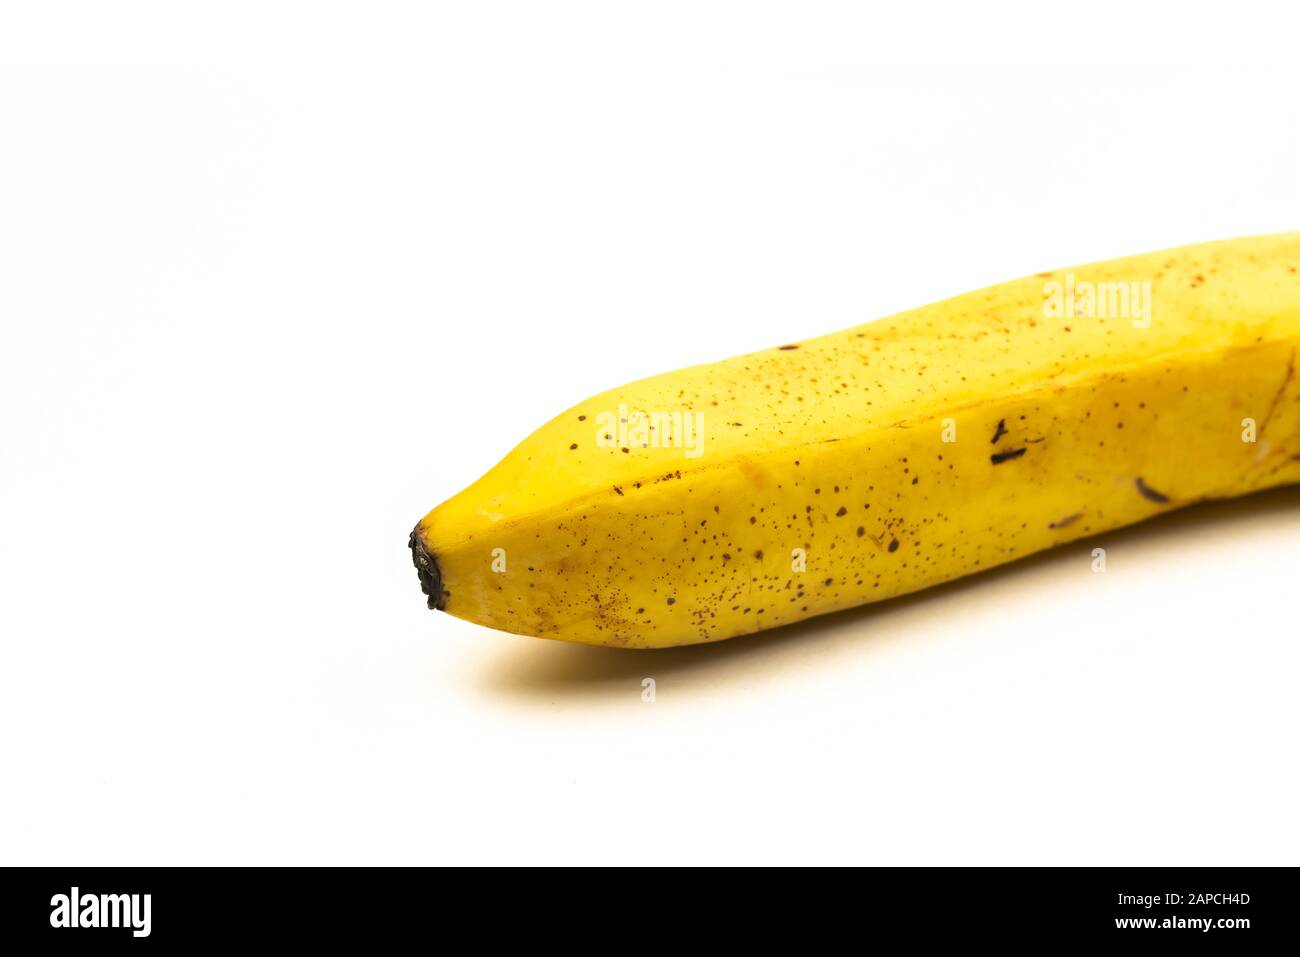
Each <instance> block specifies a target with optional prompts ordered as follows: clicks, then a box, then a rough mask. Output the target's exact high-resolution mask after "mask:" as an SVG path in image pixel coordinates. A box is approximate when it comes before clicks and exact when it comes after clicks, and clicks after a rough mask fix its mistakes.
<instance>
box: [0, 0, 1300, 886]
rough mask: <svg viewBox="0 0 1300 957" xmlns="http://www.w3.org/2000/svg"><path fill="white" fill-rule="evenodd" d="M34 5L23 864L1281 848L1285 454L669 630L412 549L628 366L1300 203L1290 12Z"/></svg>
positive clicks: (10, 66)
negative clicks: (454, 503) (923, 576)
mask: <svg viewBox="0 0 1300 957" xmlns="http://www.w3.org/2000/svg"><path fill="white" fill-rule="evenodd" d="M900 6H901V5H900ZM1280 6H1281V5H1279V7H1280ZM2 9H3V12H2V13H0V63H3V67H0V327H2V339H0V594H2V601H0V642H2V644H0V773H2V774H3V780H2V782H0V785H2V786H0V862H3V863H7V864H14V863H18V864H60V865H65V864H143V863H150V864H172V863H186V864H198V863H397V862H406V863H421V862H425V863H433V862H623V863H654V862H727V861H731V862H760V861H770V862H777V861H785V862H832V861H836V862H861V863H906V864H931V863H1050V864H1065V863H1073V864H1102V863H1104V864H1139V863H1141V864H1193V863H1195V864H1229V863H1231V864H1266V863H1267V864H1284V863H1286V864H1295V863H1298V862H1300V860H1298V859H1300V823H1298V819H1297V816H1296V813H1295V809H1296V807H1297V806H1298V805H1300V771H1298V770H1297V761H1296V742H1297V730H1300V705H1298V704H1297V696H1296V693H1295V688H1296V675H1297V671H1298V669H1300V642H1297V637H1298V635H1300V628H1298V627H1297V621H1298V620H1300V619H1298V618H1297V613H1296V611H1297V609H1296V601H1295V589H1296V584H1297V571H1298V570H1300V556H1298V553H1297V546H1296V543H1297V534H1298V533H1300V508H1298V507H1297V506H1300V491H1298V490H1297V489H1294V488H1293V489H1290V490H1284V491H1279V492H1274V493H1271V494H1266V495H1262V496H1258V497H1256V498H1253V499H1250V500H1246V501H1241V502H1236V503H1228V504H1219V505H1213V506H1208V507H1201V508H1197V509H1194V510H1192V511H1189V512H1187V513H1184V514H1179V515H1176V516H1172V517H1169V518H1167V519H1164V520H1161V521H1159V522H1157V523H1154V524H1150V525H1148V526H1145V527H1141V528H1137V529H1132V530H1128V531H1124V532H1121V533H1118V534H1113V535H1106V536H1102V537H1100V538H1099V539H1098V540H1097V541H1096V542H1085V543H1080V544H1079V545H1078V546H1075V547H1071V548H1067V549H1065V550H1063V551H1061V552H1059V553H1054V554H1050V555H1047V556H1045V557H1040V558H1036V559H1031V560H1028V561H1025V562H1021V563H1019V564H1017V565H1015V566H1013V567H1011V568H1007V569H1003V570H1000V571H996V572H992V573H989V574H985V575H982V576H979V577H977V578H974V579H968V580H966V581H963V582H961V583H958V584H956V585H952V586H948V587H945V588H941V589H938V590H936V591H933V592H929V593H925V594H922V595H920V596H917V597H913V598H908V599H905V600H901V601H895V602H891V603H887V604H884V605H881V606H876V607H870V608H867V609H861V610H857V611H852V612H847V613H843V614H840V615H837V616H832V617H830V618H828V619H824V620H819V621H815V622H811V623H805V624H803V625H800V626H796V627H793V628H790V629H787V630H784V631H779V632H776V633H770V634H768V635H765V636H760V637H755V638H749V639H738V640H736V641H733V642H729V643H724V644H722V645H718V646H708V647H698V648H688V649H684V650H679V651H671V652H664V653H628V652H618V651H612V650H605V649H591V648H582V647H572V646H565V645H560V644H554V643H548V642H540V641H536V640H533V639H527V638H515V637H510V636H506V635H502V634H498V633H495V632H491V631H487V630H484V629H480V628H477V627H475V626H472V625H469V624H466V623H463V622H460V621H458V620H455V619H452V618H449V617H447V616H445V615H436V614H433V613H431V612H428V611H427V610H425V608H424V606H423V601H422V597H421V595H420V592H419V587H418V584H417V582H416V578H415V573H414V571H413V569H412V568H411V567H410V559H409V556H408V552H407V548H406V537H407V533H408V531H409V530H410V528H411V526H412V525H413V524H414V523H415V522H416V521H417V520H418V519H419V518H420V517H421V516H422V515H424V513H425V512H426V511H427V510H429V509H430V508H431V507H433V506H434V505H436V504H437V503H439V502H440V501H442V500H443V499H445V498H448V497H450V496H451V495H452V494H454V493H455V492H457V491H458V490H459V489H460V488H461V487H463V486H464V485H465V484H467V483H469V482H470V481H472V480H473V479H474V478H476V477H477V476H478V475H479V474H481V473H482V472H483V471H485V470H486V469H487V468H489V467H490V466H491V465H492V464H494V463H495V462H496V461H497V459H498V458H499V457H500V456H501V455H502V454H504V453H505V452H506V451H507V450H508V449H509V448H510V447H511V446H512V445H513V444H514V443H515V442H517V441H518V440H519V439H521V438H523V437H524V436H525V435H526V434H527V433H528V432H529V431H530V430H531V429H533V428H534V427H536V426H537V425H538V424H540V423H541V422H543V421H545V420H546V419H547V418H549V417H550V416H551V415H552V414H554V413H556V412H558V411H559V410H561V409H563V408H566V407H567V406H569V405H570V404H571V403H573V402H575V401H577V400H579V399H581V398H582V397H584V396H586V395H588V394H591V393H594V392H597V391H599V390H602V389H605V388H608V387H611V386H614V385H618V384H620V383H622V382H624V381H627V380H631V379H634V378H638V377H641V376H644V375H649V374H652V373H655V372H661V371H665V370H668V369H672V368H675V367H678V366H682V365H687V364H692V363H697V362H704V361H710V360H714V359H719V358H723V357H726V356H729V355H732V354H736V353H739V352H744V351H750V350H754V349H759V348H764V347H768V346H771V345H773V344H776V343H781V342H785V341H788V340H790V339H794V338H804V337H808V336H812V335H816V334H819V333H824V332H829V331H833V330H835V329H837V328H840V327H843V326H848V325H852V324H855V323H858V322H862V321H865V320H867V319H871V318H874V317H878V316H882V315H886V314H889V313H891V312H895V311H898V310H901V309H904V308H908V307H911V306H916V305H921V304H923V303H926V302H929V301H932V300H935V299H939V298H942V297H945V296H948V295H951V294H955V293H959V292H962V291H965V290H967V289H971V288H975V287H979V286H983V285H987V284H989V283H993V282H997V281H1000V280H1004V279H1010V278H1014V277H1017V276H1020V275H1024V274H1027V273H1031V272H1035V271H1038V270H1040V269H1047V268H1052V267H1062V266H1069V265H1073V264H1077V263H1080V262H1085V261H1089V260H1094V259H1101V258H1110V257H1112V256H1117V255H1121V254H1127V253H1134V252H1141V251H1146V250H1149V249H1157V248H1161V247H1164V246H1171V245H1177V244H1181V243H1185V242H1194V241H1200V240H1208V239H1216V238H1224V237H1229V236H1234V235H1241V234H1249V233H1264V232H1273V231H1280V230H1289V229H1291V230H1293V229H1300V180H1298V179H1297V171H1300V123H1298V122H1297V116H1300V72H1297V68H1296V67H1295V66H1294V38H1295V35H1296V32H1295V30H1296V25H1295V24H1294V23H1291V24H1287V23H1285V22H1282V21H1279V20H1276V19H1273V18H1272V17H1271V16H1270V14H1269V13H1268V12H1267V11H1268V9H1269V8H1267V7H1263V6H1255V5H1252V4H1246V3H1233V4H1221V5H1217V7H1216V6H1210V5H1204V4H1197V3H1167V4H1136V3H1131V2H1122V3H1111V2H1089V3H1081V4H1078V5H1069V6H1057V7H1051V6H1048V5H1045V4H1041V3H1025V4H1006V3H993V4H988V3H981V4H956V3H954V4H952V5H948V4H933V3H931V4H909V5H907V11H908V12H906V13H900V12H898V11H894V12H892V13H891V12H885V11H872V12H868V5H866V4H862V5H845V6H840V5H823V4H813V3H798V4H795V3H791V4H774V3H749V4H739V3H737V4H709V3H704V4H701V3H662V2H660V3H646V4H634V5H628V4H596V3H592V4H567V3H566V4H558V5H557V4H532V5H526V6H525V5H519V6H514V5H501V4H496V3H476V4H456V5H448V6H440V5H436V4H435V5H428V4H409V5H407V4H390V3H313V4H307V3H303V4H285V3H263V2H259V3H230V2H226V3H220V4H211V5H202V6H199V5H194V4H174V3H156V4H139V3H124V4H111V5H110V4H92V3H87V4H76V5H73V4H64V3H41V4H34V3H32V4H27V3H12V4H6V5H5V6H4V7H3V8H2ZM1095 545H1103V546H1105V547H1106V548H1107V549H1108V550H1109V555H1110V563H1109V569H1110V570H1109V572H1108V573H1107V574H1105V575H1095V574H1093V573H1092V572H1091V570H1090V559H1089V554H1088V553H1089V550H1090V549H1091V548H1092V547H1094V546H1095ZM647 676H650V677H654V678H655V679H656V681H657V690H658V695H657V701H656V702H655V703H654V704H645V703H643V702H642V700H641V680H642V678H643V677H647Z"/></svg>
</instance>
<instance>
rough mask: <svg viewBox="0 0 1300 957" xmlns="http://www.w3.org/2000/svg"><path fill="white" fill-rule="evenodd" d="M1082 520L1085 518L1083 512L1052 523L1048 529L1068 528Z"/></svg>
mask: <svg viewBox="0 0 1300 957" xmlns="http://www.w3.org/2000/svg"><path fill="white" fill-rule="evenodd" d="M1081 518H1083V512H1075V513H1074V514H1073V515H1067V516H1065V518H1062V519H1059V520H1057V521H1055V522H1052V523H1050V524H1049V525H1048V526H1047V527H1048V528H1066V527H1068V526H1070V525H1073V524H1074V523H1075V522H1077V521H1078V520H1079V519H1081Z"/></svg>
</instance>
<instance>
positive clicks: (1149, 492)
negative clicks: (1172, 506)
mask: <svg viewBox="0 0 1300 957" xmlns="http://www.w3.org/2000/svg"><path fill="white" fill-rule="evenodd" d="M1134 484H1135V485H1136V486H1137V490H1138V491H1139V492H1140V493H1141V494H1142V497H1143V498H1145V499H1148V500H1150V501H1152V502H1156V503H1157V504H1159V505H1165V504H1168V502H1169V496H1168V495H1165V494H1164V493H1162V492H1157V491H1156V490H1155V489H1153V488H1152V487H1151V486H1149V485H1147V483H1146V482H1144V481H1142V476H1140V475H1139V476H1138V477H1137V478H1136V479H1134Z"/></svg>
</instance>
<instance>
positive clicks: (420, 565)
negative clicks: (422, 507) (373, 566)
mask: <svg viewBox="0 0 1300 957" xmlns="http://www.w3.org/2000/svg"><path fill="white" fill-rule="evenodd" d="M407 544H408V545H409V546H410V549H411V561H412V562H413V563H414V564H415V570H416V573H417V574H419V576H420V590H421V591H422V592H424V593H425V595H427V596H428V598H429V602H428V604H429V607H430V608H432V609H436V610H438V611H442V610H443V609H444V608H445V607H446V605H447V596H446V593H445V592H443V590H442V573H441V572H440V571H438V561H437V559H435V558H434V557H433V553H432V552H431V551H429V549H428V548H426V547H425V545H424V542H423V541H422V540H421V539H420V529H419V527H418V526H417V527H416V528H415V530H414V531H412V532H411V540H410V541H409V542H408V543H407Z"/></svg>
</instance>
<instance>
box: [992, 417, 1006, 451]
mask: <svg viewBox="0 0 1300 957" xmlns="http://www.w3.org/2000/svg"><path fill="white" fill-rule="evenodd" d="M1006 434H1007V420H1006V419H998V427H997V430H996V431H994V433H993V438H992V440H991V441H992V443H993V444H994V445H997V444H998V439H1000V438H1002V436H1004V435H1006Z"/></svg>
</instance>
